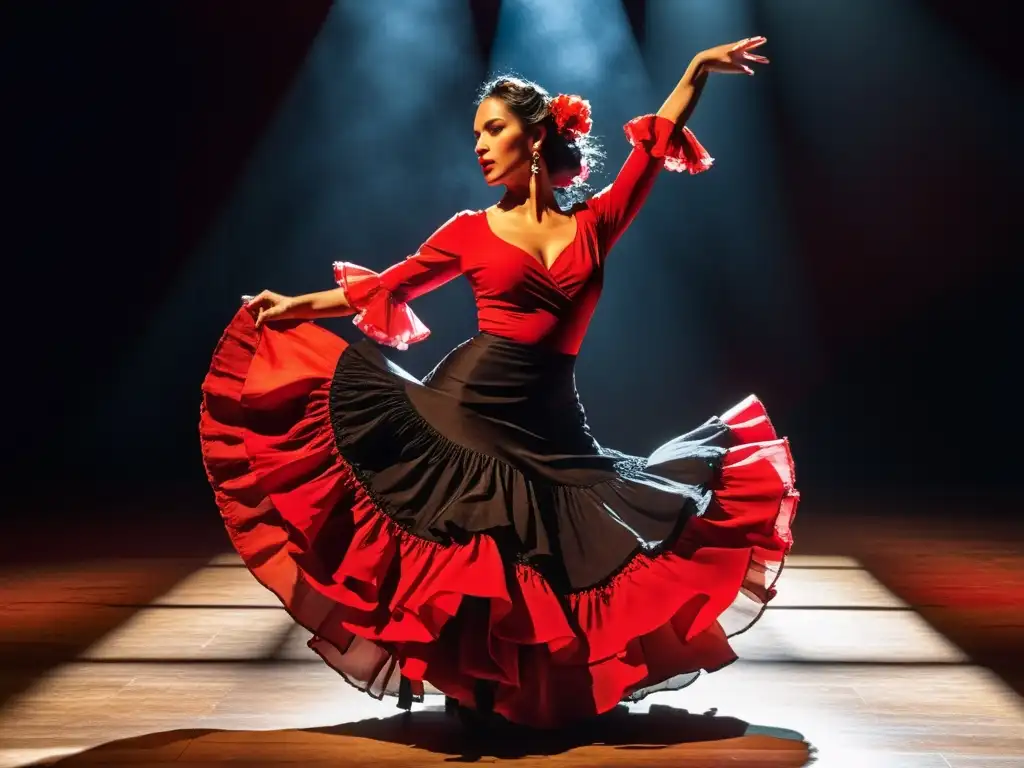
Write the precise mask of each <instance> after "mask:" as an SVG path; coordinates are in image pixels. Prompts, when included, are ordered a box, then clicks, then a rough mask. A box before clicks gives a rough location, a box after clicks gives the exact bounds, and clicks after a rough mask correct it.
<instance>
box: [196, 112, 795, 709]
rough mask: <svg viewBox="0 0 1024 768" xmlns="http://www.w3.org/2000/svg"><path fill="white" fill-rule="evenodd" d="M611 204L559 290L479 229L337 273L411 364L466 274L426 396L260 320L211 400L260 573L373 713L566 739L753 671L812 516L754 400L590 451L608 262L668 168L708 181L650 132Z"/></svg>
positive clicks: (384, 361) (237, 337)
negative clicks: (637, 707) (750, 645)
mask: <svg viewBox="0 0 1024 768" xmlns="http://www.w3.org/2000/svg"><path fill="white" fill-rule="evenodd" d="M626 135H627V137H628V138H629V140H630V142H631V143H632V145H633V150H632V152H631V154H630V156H629V158H628V159H627V161H626V163H625V165H624V166H623V168H622V170H621V171H620V172H619V174H618V176H617V177H616V179H615V181H614V183H612V184H611V185H610V186H609V187H608V188H607V189H605V190H603V191H602V192H600V193H599V194H597V195H595V196H594V197H593V198H591V199H590V200H588V201H587V202H586V203H583V204H581V205H579V206H577V207H576V208H575V209H574V214H575V221H576V236H575V239H574V240H573V241H572V243H571V244H570V245H568V246H567V247H566V248H565V250H564V251H563V252H562V253H561V255H560V256H559V257H558V259H557V260H556V261H555V262H554V263H553V264H552V265H551V268H550V269H545V267H544V266H543V265H542V264H540V263H539V262H538V261H537V260H536V259H535V258H534V257H533V256H531V255H530V254H528V253H526V252H525V251H523V250H522V249H520V248H517V247H516V246H513V245H511V244H510V243H508V242H505V241H504V240H502V239H501V238H499V237H498V236H497V235H496V234H494V232H493V231H492V230H491V229H490V227H489V225H488V221H487V216H486V214H485V213H484V212H482V211H463V212H461V213H459V214H457V215H456V216H454V217H453V218H452V219H451V220H449V221H448V222H447V223H446V224H445V225H444V226H442V227H441V228H440V229H439V230H438V231H437V232H435V233H434V234H433V235H432V236H431V237H430V238H429V239H428V240H427V241H426V243H424V244H423V246H422V247H421V248H420V249H419V250H418V251H417V252H416V253H415V254H414V255H412V256H410V257H409V258H408V259H406V260H404V261H402V262H400V263H398V264H396V265H394V266H393V267H391V268H389V269H387V270H386V271H384V272H383V273H381V274H379V275H377V274H375V273H372V272H370V271H369V270H366V269H363V268H361V267H357V266H354V265H352V264H347V263H338V264H336V265H335V277H336V279H337V282H338V283H339V284H340V285H341V286H342V287H343V288H344V289H345V291H346V295H347V297H348V300H349V302H350V304H351V306H352V307H354V308H356V309H357V310H358V314H357V316H356V318H355V322H356V324H357V325H358V326H359V327H360V328H361V329H363V330H364V331H365V332H366V333H367V335H368V336H369V337H370V338H371V339H374V340H376V341H378V342H385V343H388V344H391V345H392V346H396V347H404V346H405V345H406V344H408V343H411V342H415V341H418V340H420V339H422V338H423V337H425V336H426V334H427V333H428V331H427V329H426V328H425V327H424V326H423V324H422V323H421V322H420V321H419V319H417V317H416V316H415V315H414V314H413V312H412V311H411V310H410V309H409V307H408V306H407V305H406V302H407V301H410V300H411V299H414V298H416V297H417V296H419V295H421V294H423V293H425V292H427V291H429V290H432V289H434V288H437V287H438V286H440V285H442V284H443V283H446V282H448V281H449V280H452V279H454V278H456V277H458V276H460V275H463V276H465V277H466V278H467V279H468V280H469V281H470V283H471V284H472V287H473V291H474V294H475V296H476V304H477V310H478V315H479V334H478V335H476V336H474V337H473V338H471V339H470V340H469V341H467V342H465V343H463V344H461V345H460V346H458V347H457V348H456V349H454V350H453V351H452V352H451V353H449V354H448V355H447V356H446V357H445V358H444V359H443V360H442V361H441V362H440V364H439V365H438V366H437V367H436V368H435V369H434V370H433V371H432V372H431V373H430V374H429V375H428V376H427V377H426V378H425V379H423V380H422V381H421V380H419V379H416V378H414V377H413V376H411V375H409V374H408V373H406V372H405V371H403V370H402V369H401V368H399V367H398V366H397V365H395V364H394V363H392V362H391V361H390V360H389V359H388V358H387V357H385V356H384V355H383V354H382V353H381V351H380V349H379V347H378V346H377V345H376V344H374V343H372V342H371V341H369V340H364V341H362V342H359V343H356V344H351V345H350V344H347V343H346V342H345V341H343V340H342V339H340V338H339V337H338V336H336V335H334V334H332V333H330V332H328V331H326V330H324V329H323V328H321V327H319V326H317V325H316V324H314V323H312V322H289V323H278V324H270V325H267V326H265V327H264V328H262V329H260V330H257V329H256V328H255V326H254V322H253V317H252V315H251V314H250V312H249V311H247V310H245V309H242V310H240V311H239V312H238V313H237V315H236V316H235V317H234V319H233V320H232V322H231V324H230V325H229V326H228V328H227V330H226V332H225V333H224V336H223V338H222V339H221V341H220V343H219V345H218V347H217V349H216V352H215V354H214V357H213V362H212V365H211V368H210V371H209V374H208V376H207V377H206V379H205V381H204V383H203V402H202V411H201V421H200V435H201V440H202V452H203V457H204V461H205V465H206V469H207V473H208V476H209V480H210V482H211V484H212V485H213V488H214V491H215V494H216V500H217V504H218V506H219V508H220V511H221V514H222V515H223V518H224V521H225V523H226V526H227V531H228V533H229V535H230V537H231V539H232V541H233V543H234V545H235V547H236V548H237V550H238V552H239V554H240V555H241V556H242V558H243V560H244V561H245V564H246V565H247V566H248V568H249V569H250V570H251V571H252V573H253V574H254V575H255V576H256V578H257V579H259V581H260V582H261V583H262V584H264V585H265V586H266V587H267V588H268V589H270V590H271V591H273V592H274V594H276V595H277V596H278V598H280V600H281V602H282V603H283V604H284V606H285V608H287V610H288V611H289V612H290V613H291V615H292V616H293V617H294V619H295V620H296V621H297V622H299V623H300V624H302V625H303V626H304V627H306V628H307V629H309V631H310V632H311V633H312V634H313V637H312V639H311V640H310V643H309V644H310V647H311V648H313V649H314V650H315V651H316V652H317V653H319V654H320V655H321V657H322V658H323V660H324V661H325V662H327V664H329V665H330V666H331V667H333V668H334V669H335V670H337V671H338V672H340V673H341V674H342V675H343V676H344V677H345V679H346V680H347V681H348V682H350V683H352V684H353V685H355V686H357V687H358V688H360V689H362V690H365V691H366V692H368V693H370V694H371V695H373V696H375V697H381V696H382V695H384V694H392V695H398V696H399V698H400V701H401V700H402V699H404V700H405V703H406V704H407V703H408V702H409V701H410V700H412V699H415V700H420V699H421V698H422V696H423V694H424V692H425V691H426V692H431V691H433V690H437V691H441V692H443V693H445V694H447V695H448V696H449V697H452V698H454V699H458V700H459V702H461V703H462V704H463V705H465V706H469V707H472V706H476V705H478V704H480V703H481V698H482V697H486V698H487V706H488V707H493V710H494V711H495V712H497V713H498V714H500V715H503V716H504V717H505V718H507V719H509V720H511V721H514V722H518V723H524V724H529V725H533V726H540V727H554V726H558V725H562V724H565V723H568V722H571V721H574V720H577V719H580V718H585V717H588V716H593V715H596V714H599V713H602V712H605V711H607V710H610V709H612V708H614V707H615V706H616V705H617V704H618V703H619V702H621V701H623V700H635V699H638V698H641V697H642V696H644V695H645V694H647V693H649V692H652V691H656V690H670V689H676V688H680V687H682V686H684V685H687V684H688V683H690V682H692V681H693V680H694V679H695V678H696V677H697V676H698V675H699V674H700V672H701V671H702V670H704V671H714V670H717V669H719V668H721V667H723V666H725V665H726V664H729V663H730V662H732V661H733V660H734V659H735V658H736V657H735V654H734V653H733V651H732V649H731V648H730V646H729V642H728V639H727V638H728V637H729V636H731V635H733V634H735V633H737V632H741V631H743V630H745V629H747V628H748V627H749V626H750V625H751V624H752V623H753V622H754V621H755V620H756V619H757V618H758V617H759V615H760V614H761V612H762V610H763V608H764V606H765V604H766V603H767V602H768V601H769V600H770V599H771V598H772V597H773V595H774V593H775V586H774V585H775V581H776V578H777V577H778V574H779V572H780V570H781V566H782V562H783V560H784V557H785V555H786V553H787V552H788V551H789V549H790V547H791V545H792V537H791V535H790V524H791V522H792V520H793V516H794V513H795V510H796V506H797V501H798V494H797V492H796V490H795V489H794V476H793V462H792V458H791V455H790V450H789V445H788V443H787V441H786V440H785V439H779V438H778V437H777V435H776V433H775V430H774V429H773V428H772V425H771V422H770V421H769V419H768V416H767V415H766V413H765V410H764V408H763V406H762V405H761V403H760V402H759V401H758V400H757V399H756V398H755V397H753V396H751V397H749V398H747V399H746V400H744V401H743V402H742V403H739V404H738V405H736V406H734V407H732V408H730V409H729V410H728V411H726V412H725V413H723V414H722V415H720V416H715V417H712V418H710V419H708V420H707V421H706V422H704V423H703V424H701V425H700V426H698V427H697V428H696V429H693V430H692V431H690V432H687V433H686V434H683V435H680V436H679V437H677V438H675V439H673V440H672V441H670V442H668V443H666V444H665V445H663V446H661V447H660V448H658V449H657V450H655V451H654V452H653V453H652V454H651V455H650V456H647V457H638V456H629V455H625V454H623V453H620V452H618V451H615V450H612V449H610V448H607V447H605V446H602V445H601V444H599V443H598V441H597V440H596V439H595V438H594V436H593V435H591V432H590V430H589V428H588V426H587V422H586V419H585V416H584V411H583V408H582V407H581V405H580V402H579V399H578V398H577V393H576V387H575V383H574V376H573V369H574V364H575V361H576V354H577V351H578V350H579V347H580V343H581V341H582V340H583V337H584V334H585V333H586V330H587V325H588V323H589V321H590V318H591V315H592V314H593V311H594V307H595V305H596V304H597V300H598V296H599V294H600V292H601V284H602V273H603V269H604V264H605V259H606V258H607V256H608V253H609V251H610V250H611V248H612V246H613V245H614V243H615V241H616V239H617V238H618V237H619V236H620V235H621V234H622V232H623V231H624V230H625V229H626V227H627V226H628V224H629V223H630V221H631V220H632V218H633V217H634V215H635V214H636V212H637V210H638V209H639V208H640V206H641V204H642V202H643V200H644V199H645V197H646V195H647V193H648V191H649V189H650V187H651V185H652V183H653V181H654V179H655V178H656V177H657V175H658V174H659V172H660V171H661V169H662V168H663V167H669V168H673V169H677V170H682V169H689V170H691V171H692V172H696V171H699V170H701V169H702V168H703V167H706V166H707V165H709V164H710V158H708V157H707V155H706V153H705V152H704V150H703V148H702V147H700V145H699V143H697V141H696V139H695V138H694V137H693V135H692V134H691V133H689V131H687V130H685V129H684V130H683V131H677V130H676V127H675V125H674V124H673V123H672V122H670V121H668V120H665V119H663V118H660V117H656V116H652V115H649V116H644V117H639V118H636V119H634V120H632V121H631V122H630V123H629V124H627V126H626Z"/></svg>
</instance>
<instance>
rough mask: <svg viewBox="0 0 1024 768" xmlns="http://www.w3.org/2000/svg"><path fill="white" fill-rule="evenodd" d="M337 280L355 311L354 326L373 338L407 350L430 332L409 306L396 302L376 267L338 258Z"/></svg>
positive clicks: (336, 266) (335, 278)
mask: <svg viewBox="0 0 1024 768" xmlns="http://www.w3.org/2000/svg"><path fill="white" fill-rule="evenodd" d="M334 281H335V282H336V283H337V284H338V285H339V286H340V287H341V289H342V290H343V291H344V292H345V298H346V299H347V300H348V304H349V306H350V307H352V309H354V310H356V316H355V317H354V318H352V323H353V325H355V326H356V327H357V328H358V329H359V330H361V331H362V332H363V333H365V334H366V335H367V336H368V337H370V338H371V339H373V340H374V341H376V342H379V343H381V344H387V345H388V346H391V347H394V348H395V349H408V348H409V345H410V344H415V343H416V342H417V341H423V339H425V338H427V336H429V335H430V329H429V328H427V326H425V325H424V324H423V323H422V322H421V321H420V319H419V318H418V317H416V314H415V313H414V312H413V311H412V310H411V309H409V305H408V304H405V303H404V302H400V301H396V300H395V297H394V295H393V294H392V293H391V291H389V290H388V289H387V288H385V287H384V285H383V284H382V283H381V280H380V275H378V274H377V273H376V272H374V271H373V270H371V269H367V268H366V267H360V266H359V265H358V264H350V263H349V262H347V261H336V262H334Z"/></svg>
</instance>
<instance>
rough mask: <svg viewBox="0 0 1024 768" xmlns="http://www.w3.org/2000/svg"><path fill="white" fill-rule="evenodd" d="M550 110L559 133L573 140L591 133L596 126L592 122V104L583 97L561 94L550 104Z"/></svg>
mask: <svg viewBox="0 0 1024 768" xmlns="http://www.w3.org/2000/svg"><path fill="white" fill-rule="evenodd" d="M548 109H550V110H551V114H552V116H553V117H554V118H555V125H557V126H558V132H559V133H567V134H569V135H570V136H571V137H572V138H576V137H577V136H583V135H586V134H588V133H590V129H591V128H592V127H593V125H594V124H593V123H592V122H591V121H590V102H589V101H587V100H586V99H584V98H582V97H581V96H576V95H572V94H566V93H560V94H558V95H557V96H555V97H553V98H552V99H551V101H549V102H548Z"/></svg>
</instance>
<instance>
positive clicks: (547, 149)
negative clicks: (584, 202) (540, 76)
mask: <svg viewBox="0 0 1024 768" xmlns="http://www.w3.org/2000/svg"><path fill="white" fill-rule="evenodd" d="M490 98H495V99H501V101H502V102H503V103H504V104H505V106H506V107H507V108H508V110H509V111H510V112H511V113H512V114H514V115H515V116H516V117H518V118H519V120H520V121H521V122H522V123H523V125H524V126H525V127H526V128H527V129H529V128H533V127H534V126H543V127H544V128H546V129H547V133H546V135H545V139H544V143H543V144H542V145H541V152H540V154H541V158H542V159H543V160H544V164H545V165H546V166H547V169H548V174H549V175H550V176H551V178H552V179H559V178H560V177H561V178H562V179H570V178H571V179H573V181H571V182H569V183H568V184H561V183H560V184H558V185H557V187H556V190H555V191H556V192H558V193H560V195H561V197H563V198H565V202H570V203H572V202H576V201H578V200H580V199H582V198H583V196H584V195H585V194H586V192H587V191H588V190H589V188H590V187H589V185H588V184H587V182H586V180H584V179H580V178H578V177H579V175H580V172H581V170H582V168H583V167H584V166H586V167H587V169H588V170H589V171H594V170H595V169H596V167H597V165H598V164H599V162H600V160H601V158H602V157H603V153H602V152H601V149H600V147H599V146H598V144H597V142H596V141H595V140H594V138H593V137H592V136H591V135H590V134H583V135H577V136H576V137H575V138H573V139H570V138H569V137H568V136H567V135H565V134H563V133H560V132H559V130H558V126H557V125H555V118H554V116H553V115H552V114H551V110H550V108H549V107H548V104H549V102H550V101H551V96H550V95H549V94H548V92H547V91H546V90H545V89H544V88H542V87H541V86H539V85H538V84H537V83H534V82H531V81H530V80H525V79H523V78H521V77H517V76H515V75H499V76H498V77H495V78H494V79H493V80H490V81H489V82H486V83H484V85H483V86H482V87H481V88H480V93H479V97H478V98H477V102H476V103H477V104H478V105H479V104H480V103H481V102H483V101H484V100H485V99H490Z"/></svg>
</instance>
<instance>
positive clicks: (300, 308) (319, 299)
mask: <svg viewBox="0 0 1024 768" xmlns="http://www.w3.org/2000/svg"><path fill="white" fill-rule="evenodd" d="M354 312H355V310H354V309H352V307H350V306H349V305H348V299H347V298H345V291H344V290H343V289H342V288H333V289H331V290H329V291H318V292H316V293H306V294H303V295H302V296H295V297H293V298H292V299H290V301H289V303H288V310H287V312H286V315H287V316H288V317H289V318H293V319H296V320H315V319H316V318H320V317H344V316H345V315H351V314H352V313H354Z"/></svg>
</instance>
